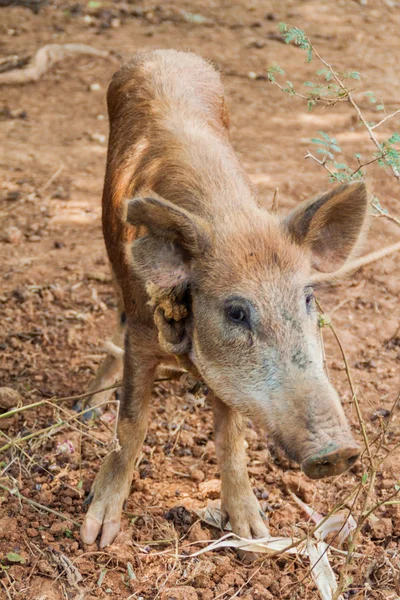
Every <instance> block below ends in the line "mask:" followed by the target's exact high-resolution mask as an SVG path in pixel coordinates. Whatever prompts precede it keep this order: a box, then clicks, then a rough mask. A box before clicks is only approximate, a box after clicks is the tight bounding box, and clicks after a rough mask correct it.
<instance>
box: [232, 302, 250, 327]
mask: <svg viewBox="0 0 400 600" xmlns="http://www.w3.org/2000/svg"><path fill="white" fill-rule="evenodd" d="M226 316H227V318H228V319H229V321H231V322H232V323H236V324H238V325H244V326H245V327H247V328H250V324H249V320H248V317H247V312H246V310H245V309H244V308H242V307H241V306H228V307H227V308H226Z"/></svg>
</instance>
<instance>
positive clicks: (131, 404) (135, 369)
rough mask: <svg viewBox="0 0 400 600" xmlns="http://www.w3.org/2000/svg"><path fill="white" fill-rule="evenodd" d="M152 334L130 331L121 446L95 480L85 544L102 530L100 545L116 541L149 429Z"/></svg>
mask: <svg viewBox="0 0 400 600" xmlns="http://www.w3.org/2000/svg"><path fill="white" fill-rule="evenodd" d="M151 336H152V332H151V331H147V330H145V331H142V330H140V331H137V330H136V331H135V332H132V333H130V332H129V330H128V332H127V339H126V344H125V356H124V378H123V387H122V397H121V407H120V415H119V421H118V428H117V434H118V441H119V444H120V448H119V449H117V450H113V451H112V452H110V454H108V455H107V456H106V458H105V460H104V462H103V465H102V467H101V469H100V471H99V473H98V475H97V477H96V479H95V481H94V483H93V486H92V489H91V492H90V495H89V499H88V500H89V502H90V506H89V510H88V513H87V515H86V518H85V520H84V523H83V525H82V527H81V538H82V541H83V542H84V543H86V544H92V543H93V542H94V541H95V540H96V538H97V536H98V535H99V533H100V532H101V539H100V547H102V548H103V547H104V546H107V545H108V544H111V543H112V542H113V541H114V539H115V537H116V535H117V533H118V531H119V529H120V522H121V513H122V508H123V504H124V501H125V499H126V498H127V496H128V495H129V490H130V486H131V482H132V477H133V471H134V468H135V462H136V459H137V456H138V454H139V452H140V449H141V447H142V444H143V441H144V438H145V436H146V432H147V421H148V412H149V399H150V395H151V390H152V385H153V381H154V373H155V369H156V366H157V363H156V361H155V359H154V352H152V351H153V347H152V346H151V347H150V351H149V352H147V353H144V350H143V347H144V346H145V347H146V344H143V340H150V339H151ZM135 340H139V342H138V341H136V342H135ZM140 340H141V341H142V343H140Z"/></svg>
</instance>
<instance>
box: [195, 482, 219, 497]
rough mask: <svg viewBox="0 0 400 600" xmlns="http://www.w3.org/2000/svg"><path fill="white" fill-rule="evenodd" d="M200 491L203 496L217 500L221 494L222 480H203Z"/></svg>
mask: <svg viewBox="0 0 400 600" xmlns="http://www.w3.org/2000/svg"><path fill="white" fill-rule="evenodd" d="M199 491H200V493H201V494H202V496H203V498H210V499H211V500H215V499H216V498H219V497H220V495H221V480H220V479H210V480H209V481H203V483H200V484H199Z"/></svg>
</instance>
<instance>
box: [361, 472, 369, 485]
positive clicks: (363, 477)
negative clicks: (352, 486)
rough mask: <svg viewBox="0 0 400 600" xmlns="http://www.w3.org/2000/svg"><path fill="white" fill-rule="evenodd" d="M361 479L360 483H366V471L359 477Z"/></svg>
mask: <svg viewBox="0 0 400 600" xmlns="http://www.w3.org/2000/svg"><path fill="white" fill-rule="evenodd" d="M361 481H362V483H364V484H365V483H367V481H368V473H364V475H363V476H362V477H361Z"/></svg>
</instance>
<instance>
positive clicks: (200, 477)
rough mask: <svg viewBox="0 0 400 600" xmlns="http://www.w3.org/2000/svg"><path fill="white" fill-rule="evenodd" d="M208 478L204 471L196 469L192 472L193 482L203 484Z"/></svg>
mask: <svg viewBox="0 0 400 600" xmlns="http://www.w3.org/2000/svg"><path fill="white" fill-rule="evenodd" d="M205 478H206V476H205V474H204V472H203V471H201V470H200V469H194V470H193V471H192V479H193V481H198V482H200V483H201V482H202V481H204V480H205Z"/></svg>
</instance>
